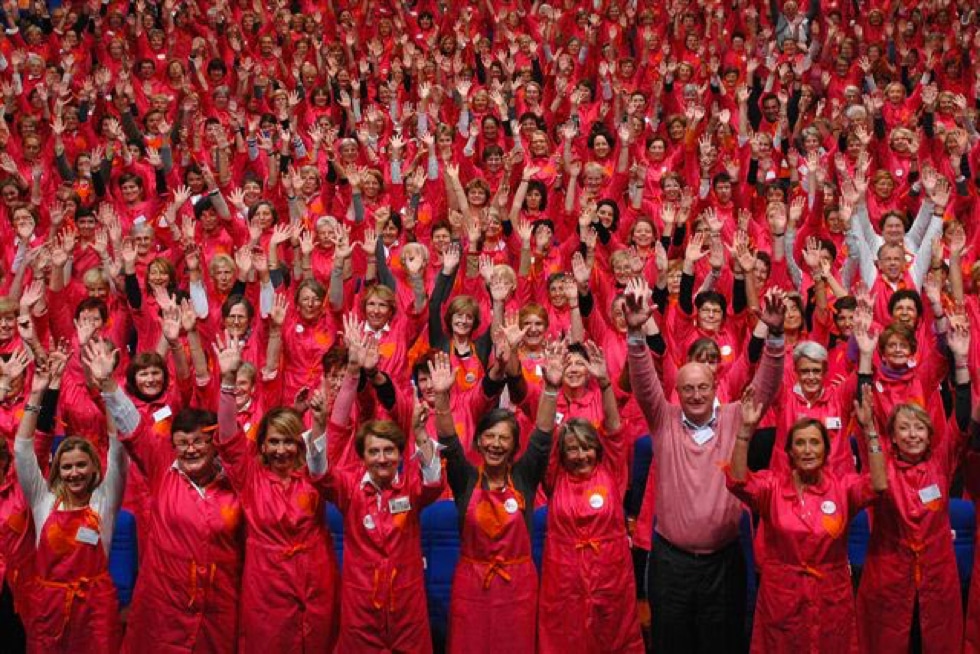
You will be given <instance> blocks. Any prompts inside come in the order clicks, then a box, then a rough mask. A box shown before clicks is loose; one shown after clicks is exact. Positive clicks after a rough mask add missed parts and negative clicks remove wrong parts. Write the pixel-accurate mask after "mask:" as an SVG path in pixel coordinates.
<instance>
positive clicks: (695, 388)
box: [677, 384, 713, 395]
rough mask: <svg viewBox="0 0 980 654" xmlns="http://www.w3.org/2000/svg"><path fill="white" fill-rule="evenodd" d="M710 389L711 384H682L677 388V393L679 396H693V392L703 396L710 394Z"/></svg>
mask: <svg viewBox="0 0 980 654" xmlns="http://www.w3.org/2000/svg"><path fill="white" fill-rule="evenodd" d="M712 388H713V386H712V385H711V384H697V385H694V384H684V385H683V386H678V387H677V392H679V393H680V394H681V395H694V393H695V392H698V393H701V394H704V393H708V392H710V391H711V389H712Z"/></svg>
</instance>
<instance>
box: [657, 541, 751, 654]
mask: <svg viewBox="0 0 980 654" xmlns="http://www.w3.org/2000/svg"><path fill="white" fill-rule="evenodd" d="M647 575H648V576H647V593H648V595H647V596H648V597H649V599H650V610H651V612H652V614H653V624H652V637H653V651H654V652H656V653H657V654H674V653H675V652H676V653H677V654H709V653H710V654H725V653H726V652H730V653H731V654H743V653H744V652H745V651H747V649H748V647H747V642H746V636H745V593H746V578H745V558H744V556H743V555H742V548H741V547H740V546H739V543H738V541H735V542H733V543H732V544H731V545H728V546H726V547H724V548H723V549H721V550H718V551H717V552H713V553H711V554H706V555H699V554H692V553H691V552H687V551H685V550H682V549H680V548H678V547H675V546H673V545H671V544H670V543H669V542H667V541H666V540H665V539H663V538H662V537H661V536H660V535H659V534H657V535H655V537H654V542H653V551H651V552H650V565H649V567H648V570H647Z"/></svg>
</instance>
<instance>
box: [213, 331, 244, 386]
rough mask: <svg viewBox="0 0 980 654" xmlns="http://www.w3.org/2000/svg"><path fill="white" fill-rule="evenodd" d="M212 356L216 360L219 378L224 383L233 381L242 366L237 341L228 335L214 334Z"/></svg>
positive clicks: (239, 345) (240, 349) (240, 352)
mask: <svg viewBox="0 0 980 654" xmlns="http://www.w3.org/2000/svg"><path fill="white" fill-rule="evenodd" d="M211 347H212V348H214V354H215V356H216V357H217V358H218V367H219V368H220V370H221V377H222V379H224V380H226V381H234V378H235V374H236V373H237V372H238V369H239V368H240V367H241V365H242V346H241V343H239V342H238V339H237V338H235V337H234V336H232V335H231V334H230V333H228V332H225V333H224V336H223V337H222V335H221V334H216V335H215V337H214V344H213V345H212V346H211Z"/></svg>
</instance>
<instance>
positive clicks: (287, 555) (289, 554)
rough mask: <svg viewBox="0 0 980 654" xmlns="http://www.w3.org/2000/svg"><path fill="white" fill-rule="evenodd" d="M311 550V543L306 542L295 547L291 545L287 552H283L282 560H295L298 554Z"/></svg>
mask: <svg viewBox="0 0 980 654" xmlns="http://www.w3.org/2000/svg"><path fill="white" fill-rule="evenodd" d="M311 548H312V546H311V545H310V543H309V541H304V542H302V543H296V544H295V545H290V546H289V547H287V548H286V549H285V550H283V552H282V558H283V559H285V560H287V561H288V560H289V559H291V558H293V557H294V556H296V555H297V554H300V553H302V552H306V551H308V550H310V549H311Z"/></svg>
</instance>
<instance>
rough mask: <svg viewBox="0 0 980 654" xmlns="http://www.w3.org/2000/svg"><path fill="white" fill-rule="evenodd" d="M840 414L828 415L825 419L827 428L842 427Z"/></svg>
mask: <svg viewBox="0 0 980 654" xmlns="http://www.w3.org/2000/svg"><path fill="white" fill-rule="evenodd" d="M840 425H841V422H840V416H827V418H826V419H825V420H824V426H825V427H826V428H827V429H840Z"/></svg>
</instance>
